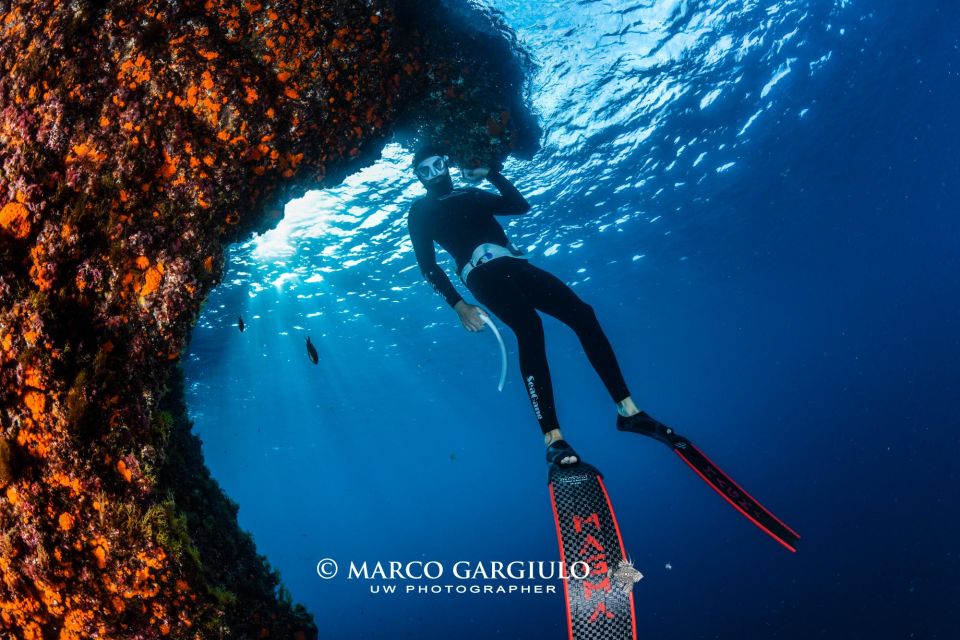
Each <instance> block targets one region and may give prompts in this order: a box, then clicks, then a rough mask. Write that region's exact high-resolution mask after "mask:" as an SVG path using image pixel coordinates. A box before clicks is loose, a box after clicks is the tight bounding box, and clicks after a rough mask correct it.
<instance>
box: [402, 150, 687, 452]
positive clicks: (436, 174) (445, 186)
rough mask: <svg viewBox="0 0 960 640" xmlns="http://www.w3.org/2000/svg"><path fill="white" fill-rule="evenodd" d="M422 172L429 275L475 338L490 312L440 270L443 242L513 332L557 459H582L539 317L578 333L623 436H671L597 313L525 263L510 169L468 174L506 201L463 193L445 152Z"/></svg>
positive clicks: (416, 165)
mask: <svg viewBox="0 0 960 640" xmlns="http://www.w3.org/2000/svg"><path fill="white" fill-rule="evenodd" d="M413 170H414V173H415V174H416V176H417V179H419V180H420V182H421V184H423V186H424V187H425V188H426V190H427V195H426V196H424V197H422V198H420V199H418V200H416V201H414V203H413V204H412V205H411V207H410V212H409V214H408V217H407V227H408V230H409V232H410V239H411V241H412V243H413V249H414V253H415V255H416V259H417V263H418V264H419V266H420V270H421V272H422V273H423V276H424V277H425V278H426V280H427V282H429V283H430V285H431V286H432V287H433V288H434V290H435V291H436V292H437V293H438V294H440V295H441V296H442V297H443V299H444V300H445V301H446V302H447V304H449V305H450V306H451V307H452V308H453V310H454V311H456V312H457V315H458V316H459V318H460V322H461V323H462V324H463V327H464V328H465V329H466V330H467V331H480V330H482V329H483V326H484V321H483V317H484V316H483V309H481V308H480V307H478V306H476V305H473V304H470V303H468V302H466V301H465V300H464V299H463V296H461V295H460V294H459V293H458V292H457V290H456V288H454V286H453V284H452V283H451V282H450V279H449V278H448V277H447V274H446V273H444V271H443V269H441V268H440V267H439V266H438V265H437V259H436V251H435V249H434V243H437V244H438V245H440V247H441V248H443V249H444V250H445V251H446V252H447V253H449V254H450V255H451V256H453V258H454V260H455V261H456V265H457V274H458V275H459V277H460V280H461V282H463V283H464V284H465V285H466V287H467V289H469V290H470V292H471V293H472V294H473V296H474V297H475V298H476V300H477V301H478V302H479V303H480V304H482V305H483V306H484V307H486V308H487V309H489V310H490V311H491V312H492V313H493V314H494V315H496V316H497V317H498V318H500V320H501V321H503V323H504V324H506V325H507V326H508V327H510V329H512V330H513V332H514V334H515V335H516V338H517V345H518V347H519V351H520V354H519V355H520V372H521V374H522V376H523V380H524V387H525V388H526V390H527V394H528V395H529V397H530V402H531V404H532V406H533V411H534V414H535V415H536V417H537V421H538V422H539V424H540V429H541V431H542V432H543V435H544V442H545V444H546V445H547V461H548V462H550V463H551V464H558V465H560V466H568V465H574V464H577V463H578V462H579V457H578V456H577V453H576V452H575V451H574V450H573V448H572V447H571V446H570V445H569V444H568V443H567V442H566V440H565V439H564V437H563V434H562V433H561V431H560V423H559V421H558V419H557V412H556V409H555V406H554V395H553V386H552V383H551V380H550V370H549V368H548V366H547V354H546V348H545V342H544V334H543V324H542V322H541V320H540V316H539V315H538V314H537V312H538V311H541V312H543V313H546V314H548V315H550V316H553V317H554V318H557V319H558V320H560V321H561V322H563V323H564V324H566V325H567V326H569V327H570V328H571V329H573V331H574V332H575V333H576V334H577V337H578V338H579V339H580V344H582V345H583V350H584V351H585V352H586V354H587V358H588V359H589V360H590V364H591V365H593V368H594V370H596V372H597V374H598V375H599V376H600V379H601V380H602V381H603V384H604V386H605V387H606V388H607V391H608V392H609V394H610V397H611V398H612V399H613V401H614V403H615V404H616V406H617V413H618V415H617V429H619V430H621V431H633V432H638V433H644V434H646V435H651V436H653V437H656V436H657V435H662V433H663V431H664V430H669V428H668V427H665V426H663V425H662V424H661V423H659V422H657V421H656V420H654V419H653V418H651V417H650V416H648V415H647V414H646V413H644V412H642V411H640V410H639V409H638V408H637V406H636V405H635V404H634V401H633V399H632V398H631V396H630V391H629V390H628V389H627V385H626V382H624V379H623V374H622V373H621V371H620V365H619V364H618V363H617V358H616V355H615V354H614V352H613V348H612V347H611V346H610V341H609V340H608V339H607V336H606V335H605V334H604V332H603V329H602V328H601V327H600V323H599V322H598V320H597V316H596V315H595V313H594V311H593V308H592V307H591V306H590V305H588V304H587V303H586V302H584V301H583V300H581V299H580V297H579V296H577V294H576V293H574V291H573V290H572V289H571V288H570V287H568V286H567V285H566V284H564V283H563V281H561V280H560V279H559V278H557V277H556V276H554V275H552V274H550V273H548V272H547V271H544V270H543V269H540V268H538V267H536V266H534V265H532V264H531V263H530V262H529V260H527V259H526V258H523V257H521V255H522V254H521V252H520V251H519V250H517V249H516V247H514V246H513V244H511V243H510V242H509V241H508V239H507V236H506V233H504V230H503V227H501V226H500V223H499V222H498V221H497V220H496V219H495V218H494V216H498V215H522V214H524V213H526V212H527V211H529V210H530V204H529V203H528V202H527V201H526V199H525V198H524V197H523V196H522V195H521V194H520V192H519V191H517V189H516V187H514V186H513V185H512V184H511V183H510V181H508V180H507V179H506V178H505V177H504V176H503V175H502V174H501V173H500V167H499V166H493V167H489V168H487V167H479V168H475V169H462V170H461V174H462V175H463V177H464V178H465V179H466V180H468V181H471V182H479V181H480V180H482V179H483V178H486V179H487V180H489V181H490V182H491V183H492V184H493V185H494V186H495V187H496V188H497V190H498V191H499V192H500V195H495V194H493V193H491V192H489V191H485V190H482V189H478V188H476V187H466V188H454V187H453V180H452V178H451V176H450V158H449V156H448V155H446V153H445V150H444V149H443V148H442V147H441V146H439V145H435V144H426V145H423V146H421V147H420V148H418V149H417V150H416V152H415V153H414V156H413Z"/></svg>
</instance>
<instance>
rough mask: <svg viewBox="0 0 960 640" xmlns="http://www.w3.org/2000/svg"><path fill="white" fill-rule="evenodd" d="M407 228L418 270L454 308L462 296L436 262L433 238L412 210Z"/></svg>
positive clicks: (461, 299)
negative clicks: (418, 266)
mask: <svg viewBox="0 0 960 640" xmlns="http://www.w3.org/2000/svg"><path fill="white" fill-rule="evenodd" d="M407 230H408V231H409V232H410V241H411V242H412V243H413V253H414V255H415V256H416V257H417V264H418V265H420V272H421V273H422V274H423V277H424V278H426V279H427V282H429V283H430V286H432V287H433V290H434V291H436V292H437V293H439V294H440V295H441V296H442V297H443V299H444V300H445V301H446V302H447V304H449V305H450V306H451V307H454V308H456V306H457V303H458V302H462V301H463V296H461V295H460V294H459V293H457V290H456V289H455V288H454V286H453V283H451V282H450V278H448V277H447V274H446V273H445V272H444V270H443V269H441V268H440V265H438V264H437V252H436V250H435V249H434V248H433V238H431V237H430V236H429V234H427V232H426V230H425V229H423V227H422V225H421V223H420V222H419V218H418V217H417V216H416V214H415V212H414V211H413V210H411V211H410V215H409V216H408V217H407Z"/></svg>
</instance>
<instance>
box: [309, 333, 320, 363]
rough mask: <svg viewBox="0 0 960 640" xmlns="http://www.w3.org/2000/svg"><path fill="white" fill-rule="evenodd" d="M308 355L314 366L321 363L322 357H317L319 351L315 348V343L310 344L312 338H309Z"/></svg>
mask: <svg viewBox="0 0 960 640" xmlns="http://www.w3.org/2000/svg"><path fill="white" fill-rule="evenodd" d="M307 355H308V356H310V360H312V361H313V364H317V362H319V361H320V356H319V355H317V349H316V347H314V346H313V343H312V342H310V336H307Z"/></svg>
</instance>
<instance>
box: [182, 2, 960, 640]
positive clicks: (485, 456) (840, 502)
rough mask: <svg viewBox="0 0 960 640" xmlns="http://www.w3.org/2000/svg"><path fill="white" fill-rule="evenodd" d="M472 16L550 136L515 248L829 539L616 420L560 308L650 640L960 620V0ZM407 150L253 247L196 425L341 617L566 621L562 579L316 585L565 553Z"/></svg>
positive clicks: (466, 626) (211, 355) (364, 625)
mask: <svg viewBox="0 0 960 640" xmlns="http://www.w3.org/2000/svg"><path fill="white" fill-rule="evenodd" d="M481 5H482V6H483V7H489V8H491V9H492V10H494V11H497V12H501V13H502V17H503V19H504V20H505V21H506V23H507V24H509V25H511V27H512V28H513V29H515V31H516V33H517V35H518V38H519V40H520V42H521V43H522V44H523V45H524V46H525V47H527V48H528V49H529V51H530V52H531V54H532V55H533V57H534V58H535V60H536V61H537V63H538V65H539V67H538V70H537V71H536V72H535V73H533V74H532V75H531V77H530V86H529V92H530V101H531V104H532V106H533V108H534V109H535V110H536V112H537V114H538V117H539V118H540V120H541V124H542V126H543V129H544V137H543V139H542V141H541V143H542V150H541V152H540V153H538V154H537V155H536V156H535V157H534V158H533V159H532V160H531V161H516V160H511V161H510V162H508V163H507V165H506V168H505V169H504V173H505V175H507V176H508V177H509V178H511V179H513V180H514V181H515V183H516V184H517V186H518V187H519V188H520V189H521V191H522V192H523V193H524V194H526V195H527V197H528V199H529V200H530V202H531V203H532V204H533V210H532V211H531V212H530V213H529V214H528V215H526V216H523V217H522V218H520V219H517V220H516V221H515V222H513V223H511V224H510V225H509V226H508V227H507V230H508V233H509V234H510V236H511V237H512V238H513V239H514V240H515V242H516V243H517V244H518V245H521V246H525V247H526V248H527V249H528V250H529V252H530V255H531V256H532V258H533V260H534V262H535V263H536V264H538V265H540V266H542V267H544V268H546V269H549V270H550V271H552V272H554V273H556V274H557V275H559V276H560V277H561V278H563V279H564V280H566V281H567V282H568V283H570V284H572V285H573V286H574V288H575V290H576V291H577V292H578V293H579V294H580V295H581V296H582V297H583V298H585V299H586V300H587V301H588V302H590V303H591V304H592V305H593V306H594V308H595V309H596V311H597V314H598V316H599V317H600V319H601V322H602V323H603V324H604V326H605V328H606V330H607V333H608V335H609V337H610V339H611V342H612V343H613V345H614V347H615V349H616V350H617V352H618V354H619V356H620V359H621V364H622V366H623V369H624V371H625V372H626V375H627V380H628V383H629V384H630V386H631V389H632V390H633V392H634V396H635V398H636V399H637V401H638V403H639V404H640V405H641V406H642V407H643V408H645V409H646V410H648V411H649V412H651V413H652V414H654V415H655V416H657V417H659V418H660V419H661V420H663V421H665V422H667V423H669V424H671V425H673V426H674V427H675V428H677V429H678V430H679V431H681V432H682V433H684V434H686V435H687V436H689V437H690V438H691V439H692V440H694V441H695V442H697V443H698V444H699V445H700V447H701V448H702V449H704V450H705V451H706V452H708V453H709V454H710V456H711V457H712V458H714V459H715V461H717V462H718V463H719V464H720V465H721V466H723V467H724V468H725V469H726V470H727V471H729V472H730V473H731V474H732V475H733V476H734V477H735V478H737V479H738V480H740V481H741V482H742V483H743V484H744V485H745V486H746V487H747V488H748V489H749V490H750V491H751V492H752V493H753V494H754V495H755V497H757V498H758V499H760V500H761V501H763V502H764V503H765V504H767V505H768V506H769V507H770V508H771V509H772V510H773V511H774V512H775V513H777V514H778V515H779V516H781V517H782V518H783V519H784V520H786V521H787V522H788V523H789V524H790V525H791V526H793V527H794V528H795V529H797V530H798V531H799V532H800V533H801V534H802V536H803V539H802V540H801V543H800V549H799V551H798V553H796V554H790V553H788V552H787V551H785V550H784V549H783V548H782V547H780V546H779V545H777V544H776V543H774V542H773V541H771V540H770V539H769V538H767V537H766V536H765V535H764V534H763V533H762V532H760V531H759V530H757V529H756V528H755V527H753V526H752V525H751V524H749V523H748V522H747V521H746V520H745V519H744V518H742V517H741V516H740V515H738V514H737V513H736V512H734V511H733V510H732V509H731V508H730V507H729V506H728V505H726V504H725V503H724V502H723V501H722V500H721V499H720V498H719V497H718V496H716V495H715V494H714V493H713V492H712V491H710V490H709V489H708V488H707V487H706V486H705V485H704V484H703V483H702V482H701V481H700V480H699V479H697V478H696V477H695V476H694V475H693V474H692V473H691V472H690V470H689V469H687V468H685V467H684V466H683V465H682V464H681V463H680V462H679V461H678V460H677V459H676V457H675V456H673V455H671V454H670V453H669V452H668V451H667V450H666V449H664V448H663V447H661V446H660V445H658V444H656V443H654V442H652V441H648V440H642V439H640V438H639V437H637V436H632V435H630V434H620V433H618V432H616V431H615V430H614V428H613V421H614V412H613V407H612V406H611V405H610V403H609V399H608V398H607V397H606V392H605V391H604V389H603V387H602V386H601V384H600V382H599V380H598V379H597V378H596V377H595V376H594V375H593V372H592V370H591V369H590V367H589V364H588V363H587V361H586V358H585V357H584V356H583V354H582V352H581V350H580V347H579V344H578V343H577V342H576V340H575V338H574V337H573V335H572V333H571V332H570V331H569V330H567V329H566V328H565V327H563V326H562V325H559V324H558V323H556V322H555V321H553V320H551V319H547V320H546V321H545V326H546V331H547V340H548V349H549V356H550V359H551V366H552V369H553V373H554V379H555V385H556V388H557V395H558V398H559V401H558V402H559V412H560V419H561V423H562V425H563V427H564V431H565V434H566V435H567V437H568V439H569V440H570V441H571V443H572V444H573V445H574V446H575V447H577V448H578V450H579V451H580V453H581V454H582V455H583V456H584V457H585V458H586V459H587V460H588V461H590V462H592V463H594V464H595V465H597V466H598V467H600V468H601V469H602V470H603V472H604V474H605V477H606V481H607V486H608V489H609V491H610V493H611V498H612V500H613V503H614V505H615V507H616V509H617V512H618V516H619V520H620V527H621V530H622V532H623V537H624V543H625V546H626V548H627V551H628V552H629V554H630V555H631V556H632V558H633V559H634V561H635V563H636V566H637V568H638V569H640V570H641V571H642V572H643V573H644V575H645V578H644V580H642V581H641V582H640V583H639V584H638V585H637V586H636V589H635V596H636V603H637V607H636V608H637V619H638V622H637V626H638V630H639V633H640V637H642V638H657V639H659V640H667V639H674V638H675V639H681V640H687V639H692V638H705V639H706V638H709V639H723V640H727V639H730V640H733V639H743V638H748V639H753V638H764V639H766V638H777V639H787V640H792V639H798V640H799V639H805V640H806V639H809V638H828V639H833V638H853V639H859V638H871V639H887V638H890V639H894V638H898V639H899V638H919V639H925V640H929V639H947V638H957V637H960V614H958V613H957V609H956V605H957V603H958V602H960V586H958V585H960V546H958V542H957V540H958V537H960V517H958V515H957V505H958V502H960V489H958V487H960V477H958V476H960V465H958V464H957V462H956V459H957V455H958V453H960V419H958V417H957V413H956V406H957V401H956V398H957V396H958V388H960V303H958V300H960V215H958V214H960V206H958V202H960V200H958V196H960V162H958V158H960V125H958V124H957V121H956V119H955V118H956V114H958V113H960V48H958V47H960V40H958V32H957V29H956V25H957V24H960V20H958V18H960V7H958V3H956V2H953V1H952V0H949V1H948V0H939V1H937V0H928V1H926V2H917V3H907V2H892V1H890V0H876V1H874V2H867V1H866V0H850V1H848V0H836V1H827V0H820V1H816V0H806V1H801V0H795V1H785V0H781V1H778V2H774V1H772V0H771V1H760V2H753V1H747V2H740V1H737V2H734V1H728V2H720V1H716V2H707V1H701V2H697V1H693V0H690V1H687V0H657V1H654V0H648V1H647V2H641V3H636V4H631V3H628V2H625V1H620V0H609V1H606V2H600V1H586V0H583V1H581V2H576V3H573V2H570V3H566V2H564V3H560V2H555V3H533V2H526V1H521V0H510V1H508V0H497V1H495V2H484V3H481ZM408 158H409V151H408V150H406V149H403V148H400V147H399V146H398V145H389V146H388V147H387V148H386V149H385V151H384V157H383V159H382V160H381V161H380V162H378V163H377V164H376V165H374V166H372V167H370V168H368V169H366V170H364V171H363V172H361V173H360V174H358V175H356V176H353V177H351V178H350V179H348V181H347V182H346V183H345V184H344V185H343V186H341V187H338V188H336V189H332V190H328V191H326V192H323V193H311V194H309V195H308V196H307V197H306V198H304V199H303V200H300V201H296V202H292V203H290V204H289V205H288V207H287V214H286V217H285V219H284V221H283V222H282V223H281V224H280V226H279V227H278V228H277V229H275V230H273V231H271V232H269V233H267V234H265V235H264V236H262V237H257V238H254V239H253V240H251V241H250V242H248V243H246V244H243V245H238V246H236V247H234V248H233V250H232V252H231V254H230V258H229V265H228V268H227V273H226V277H225V279H224V282H223V284H222V285H221V286H220V287H219V288H218V289H217V290H215V291H214V292H213V294H212V295H211V296H210V298H209V300H208V302H207V304H206V307H205V310H204V312H203V315H202V317H201V319H200V322H199V323H198V325H197V328H196V329H195V331H194V334H193V340H192V344H191V347H190V354H189V358H188V359H187V363H186V366H187V377H188V389H189V398H188V401H189V405H190V409H191V413H192V415H193V418H194V420H195V423H196V424H195V428H196V430H197V432H198V433H199V434H200V435H201V437H202V439H203V441H204V451H205V455H206V459H207V462H208V464H209V466H210V468H211V469H212V471H213V473H214V476H215V477H216V478H217V479H218V480H219V481H220V482H221V484H222V485H223V487H224V489H225V491H226V492H227V493H228V494H229V495H230V496H231V497H232V498H233V499H234V500H236V501H237V502H238V503H239V505H240V512H239V518H240V523H241V525H242V526H243V527H244V528H246V529H248V530H249V531H251V532H252V534H253V535H254V538H255V540H256V542H257V545H258V548H259V551H260V552H261V553H264V554H265V555H266V556H267V557H268V558H269V560H270V562H271V563H272V565H273V566H275V567H277V568H278V569H279V570H280V571H281V574H282V576H283V579H284V581H285V583H286V585H287V586H288V587H289V589H290V591H291V593H292V595H293V597H294V599H295V600H296V601H298V602H302V603H304V604H305V605H306V606H307V607H308V608H309V609H310V610H311V611H312V612H313V613H314V614H315V616H316V619H317V623H318V625H319V627H320V629H321V637H326V638H431V639H432V638H450V637H458V638H492V637H496V638H562V637H565V629H566V625H565V619H564V605H563V599H562V595H549V594H544V595H534V594H529V595H518V594H513V595H509V594H508V595H495V594H486V595H484V594H478V595H470V594H466V595H416V594H403V593H400V594H394V595H383V594H378V595H374V594H371V593H370V592H369V586H370V585H369V584H367V583H363V582H360V581H357V580H353V581H350V580H346V579H345V578H343V576H342V574H341V575H339V576H337V577H336V578H335V579H333V580H329V581H325V580H321V579H320V578H319V577H318V576H317V574H316V565H317V562H318V561H319V560H320V559H321V558H324V557H331V558H333V559H335V560H337V561H338V562H339V563H340V565H341V569H342V568H343V567H344V565H345V564H346V563H349V562H350V561H351V560H352V561H355V562H358V563H359V562H362V561H364V560H366V561H368V562H371V563H372V562H376V561H378V560H379V561H382V562H387V561H389V560H400V561H403V562H407V561H411V560H424V561H425V560H437V561H440V562H443V563H444V564H445V565H446V566H447V568H448V569H449V567H450V566H451V565H452V563H453V562H455V561H456V560H468V561H471V562H474V563H476V562H481V561H484V562H489V561H491V560H515V559H516V560H556V559H557V558H558V557H559V554H558V550H557V543H556V536H555V531H554V525H553V520H552V514H551V511H550V506H549V500H548V494H547V487H546V484H545V476H546V469H545V465H544V464H543V461H542V455H543V451H542V450H543V445H542V441H541V438H540V433H539V430H538V428H537V424H536V422H535V420H534V417H533V415H532V412H531V411H530V408H529V405H528V403H527V399H526V396H525V393H524V391H523V388H522V385H521V383H520V381H519V379H518V374H517V369H516V363H515V357H516V344H515V342H514V341H513V338H512V336H508V349H509V351H510V354H511V360H512V361H511V370H510V376H509V377H508V382H507V385H506V388H505V389H504V391H503V392H502V393H498V392H497V389H496V378H497V373H498V362H497V352H496V349H497V347H496V344H495V342H494V340H493V338H492V336H491V335H489V333H486V334H481V335H472V334H467V333H466V332H464V331H463V330H462V329H461V328H460V327H459V325H458V323H457V321H456V317H455V315H454V314H453V313H452V312H451V311H450V310H449V309H448V308H446V307H445V306H444V305H443V303H442V301H441V300H440V299H439V297H437V296H436V295H434V294H433V292H432V291H431V290H430V288H429V287H428V286H427V285H426V284H424V283H423V282H422V280H421V277H420V274H419V270H418V269H417V268H416V266H415V262H414V259H413V255H412V252H411V250H410V247H409V243H408V241H407V238H406V227H405V213H406V209H407V207H408V205H409V203H410V202H411V201H412V199H414V198H416V197H418V196H419V195H421V194H422V190H421V188H420V186H419V185H418V184H417V183H416V182H415V180H413V178H412V176H410V175H408V174H407V173H406V171H405V170H406V167H407V163H408ZM505 222H506V221H505ZM237 314H242V315H243V317H244V319H245V321H246V323H247V330H246V332H245V333H242V334H241V333H239V332H238V331H237V330H236V328H235V326H233V324H234V323H235V321H236V316H237ZM307 335H310V336H311V337H312V340H313V342H314V343H315V344H316V346H317V348H318V350H319V353H320V364H319V365H318V366H314V365H313V364H312V363H311V362H310V361H309V360H308V359H307V357H306V353H305V350H304V339H305V337H306V336H307ZM446 577H448V576H446ZM446 577H445V578H446ZM438 582H439V583H442V584H448V583H455V582H456V581H454V580H448V579H443V580H440V581H438ZM552 584H554V585H559V583H557V582H552ZM402 586H403V585H401V587H402ZM560 593H562V589H561V590H560Z"/></svg>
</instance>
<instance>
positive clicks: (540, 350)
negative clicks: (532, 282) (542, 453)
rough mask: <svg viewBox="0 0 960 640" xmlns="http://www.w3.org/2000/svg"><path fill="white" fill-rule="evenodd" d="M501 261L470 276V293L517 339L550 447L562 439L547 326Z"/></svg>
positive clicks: (526, 379) (522, 370)
mask: <svg viewBox="0 0 960 640" xmlns="http://www.w3.org/2000/svg"><path fill="white" fill-rule="evenodd" d="M500 262H501V261H500V260H496V261H493V262H491V263H489V264H486V265H484V266H483V268H482V269H477V270H475V271H474V272H473V273H472V274H471V275H470V291H471V292H472V293H473V295H474V296H475V297H476V298H477V302H479V303H480V304H482V305H483V306H485V307H486V308H487V309H489V310H490V312H491V313H493V314H494V315H496V316H497V317H498V318H500V320H502V321H503V323H504V324H506V325H507V326H508V327H510V329H512V330H513V333H514V334H515V335H516V337H517V346H518V347H519V350H520V373H521V374H522V376H523V386H524V388H525V389H526V390H527V395H528V396H529V397H530V403H531V405H532V406H533V411H534V414H535V415H536V416H537V422H538V423H539V424H540V430H541V431H542V432H543V434H544V436H545V440H546V442H547V444H550V443H551V442H552V441H553V440H556V439H558V438H561V437H562V436H560V423H559V421H558V419H557V412H556V408H555V406H554V396H553V384H552V382H551V380H550V368H549V366H548V365H547V351H546V344H545V341H544V336H543V322H542V321H541V320H540V316H538V315H537V311H536V309H535V308H534V307H533V305H532V304H530V302H529V301H528V300H527V299H526V297H525V296H524V294H523V292H522V291H521V290H520V288H519V287H518V286H517V283H516V280H515V279H514V278H513V277H512V273H511V271H510V270H508V269H498V268H497V267H501V266H503V265H501V264H498V263H500Z"/></svg>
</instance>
